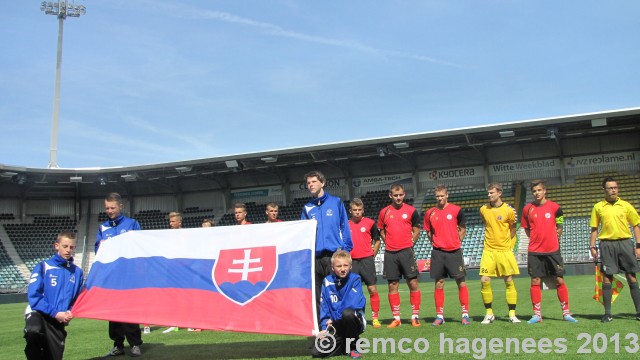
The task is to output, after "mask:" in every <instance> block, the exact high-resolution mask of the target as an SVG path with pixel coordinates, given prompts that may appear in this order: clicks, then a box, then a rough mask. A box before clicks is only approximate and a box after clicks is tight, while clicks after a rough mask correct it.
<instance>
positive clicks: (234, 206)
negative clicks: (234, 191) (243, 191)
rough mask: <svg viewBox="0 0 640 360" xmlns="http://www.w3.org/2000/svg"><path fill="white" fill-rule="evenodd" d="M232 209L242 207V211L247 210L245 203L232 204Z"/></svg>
mask: <svg viewBox="0 0 640 360" xmlns="http://www.w3.org/2000/svg"><path fill="white" fill-rule="evenodd" d="M233 208H234V209H243V210H244V211H247V205H245V204H244V203H241V202H239V203H235V205H233Z"/></svg>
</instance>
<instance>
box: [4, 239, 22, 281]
mask: <svg viewBox="0 0 640 360" xmlns="http://www.w3.org/2000/svg"><path fill="white" fill-rule="evenodd" d="M26 284H27V280H26V279H25V278H24V277H23V276H22V275H21V273H20V269H18V267H17V266H16V264H15V263H14V262H13V260H11V258H10V257H9V254H7V250H6V249H5V247H4V245H3V244H2V240H1V239H0V290H1V289H17V288H21V287H24V286H25V285H26Z"/></svg>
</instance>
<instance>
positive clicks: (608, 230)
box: [589, 177, 640, 323]
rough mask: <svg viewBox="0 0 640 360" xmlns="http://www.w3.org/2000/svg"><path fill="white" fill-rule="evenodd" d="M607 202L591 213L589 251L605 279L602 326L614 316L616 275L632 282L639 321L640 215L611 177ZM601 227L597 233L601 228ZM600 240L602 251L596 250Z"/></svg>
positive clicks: (605, 182) (607, 180) (605, 186)
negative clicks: (613, 291) (639, 262)
mask: <svg viewBox="0 0 640 360" xmlns="http://www.w3.org/2000/svg"><path fill="white" fill-rule="evenodd" d="M602 189H603V190H604V200H602V201H600V202H598V203H596V204H595V205H594V206H593V210H591V220H590V222H589V226H591V236H590V239H589V240H590V245H589V250H590V251H591V256H593V258H594V259H597V258H598V257H599V258H600V270H601V271H602V273H603V274H604V277H603V279H602V297H603V301H604V316H603V317H602V322H603V323H608V322H611V321H612V320H613V317H611V295H612V290H611V281H612V279H613V275H614V274H617V273H620V272H624V273H625V275H626V276H627V282H628V283H629V290H630V291H631V298H632V299H633V304H634V305H635V307H636V319H637V320H640V289H638V280H637V279H636V272H638V270H640V267H639V266H638V261H637V259H638V258H640V216H638V212H637V211H636V209H635V208H634V207H633V205H631V204H629V203H628V202H626V201H624V200H622V199H620V198H619V197H618V182H617V181H616V180H615V179H613V178H612V177H606V178H605V179H604V180H603V181H602ZM600 225H601V226H602V228H601V229H600V234H598V226H600ZM629 225H631V226H632V227H633V233H634V234H635V238H636V240H635V241H634V240H633V239H632V238H631V231H629ZM596 239H600V248H598V247H596Z"/></svg>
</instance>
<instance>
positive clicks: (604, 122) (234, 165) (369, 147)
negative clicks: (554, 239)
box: [0, 108, 640, 192]
mask: <svg viewBox="0 0 640 360" xmlns="http://www.w3.org/2000/svg"><path fill="white" fill-rule="evenodd" d="M639 130H640V108H630V109H621V110H612V111H605V112H597V113H588V114H577V115H570V116H561V117H552V118H542V119H534V120H527V121H515V122H508V123H500V124H492V125H486V126H477V127H468V128H459V129H450V130H442V131H431V132H423V133H415V134H406V135H398V136H390V137H384V138H372V139H362V140H354V141H348V142H339V143H327V144H317V145H310V146H304V147H296V148H288V149H275V150H268V151H261V152H254V153H245V154H231V155H223V156H217V157H211V158H203V159H191V160H184V161H179V162H170V163H161V164H150V165H142V166H123V167H112V168H76V169H70V168H61V169H46V168H27V167H19V166H6V165H2V164H0V185H2V184H4V185H7V184H17V185H24V184H27V185H29V189H31V190H36V189H37V188H42V190H45V189H48V191H47V192H54V191H55V189H56V188H60V186H62V187H64V186H65V185H69V184H70V185H74V183H76V185H77V184H80V183H91V184H102V185H105V183H128V182H133V181H138V182H141V181H152V182H153V181H155V182H162V183H163V185H165V186H168V187H169V188H172V189H173V190H175V189H176V186H178V185H177V184H173V182H176V181H179V180H180V179H185V178H190V177H201V178H202V177H211V178H215V180H216V182H217V183H218V184H219V185H220V187H227V186H231V185H233V184H232V183H233V180H232V179H231V180H230V177H233V176H237V175H240V174H243V175H246V176H256V175H259V174H262V173H271V174H276V175H278V176H279V178H280V179H281V182H285V180H286V179H283V178H282V177H283V176H286V175H282V171H281V170H280V171H279V169H284V168H291V167H305V168H309V167H314V166H319V165H321V164H327V165H330V166H333V167H334V168H338V169H345V170H346V169H347V166H346V165H347V164H349V163H351V162H357V161H367V160H368V161H376V159H378V160H380V161H382V160H383V157H384V156H387V155H390V156H393V157H395V158H400V159H403V160H406V161H407V162H408V163H409V164H412V163H415V162H414V158H415V157H416V156H425V155H430V154H441V153H452V152H459V151H465V150H470V149H472V150H474V151H475V152H477V153H478V154H480V156H482V157H484V159H483V160H484V161H483V162H484V163H487V162H491V159H487V158H486V155H485V150H486V149H488V148H491V147H496V146H504V145H508V144H525V143H537V142H540V141H546V142H549V141H550V140H555V142H556V143H557V144H558V148H559V155H560V156H563V154H562V146H561V144H562V141H564V140H565V139H573V138H584V137H590V136H596V135H603V134H615V133H623V132H638V131H639ZM285 132H286V130H283V136H286V133H285ZM274 140H275V141H277V139H274ZM413 170H415V169H413ZM345 175H346V174H345ZM351 175H356V176H357V175H358V174H351ZM176 179H177V180H176ZM298 180H299V179H296V181H298ZM177 188H179V186H178V187H177Z"/></svg>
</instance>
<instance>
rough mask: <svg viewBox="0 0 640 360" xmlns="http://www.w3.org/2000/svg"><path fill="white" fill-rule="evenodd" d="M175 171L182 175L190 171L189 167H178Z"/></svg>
mask: <svg viewBox="0 0 640 360" xmlns="http://www.w3.org/2000/svg"><path fill="white" fill-rule="evenodd" d="M176 171H177V172H179V173H181V174H182V173H187V172H189V171H191V166H178V167H177V168H176Z"/></svg>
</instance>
